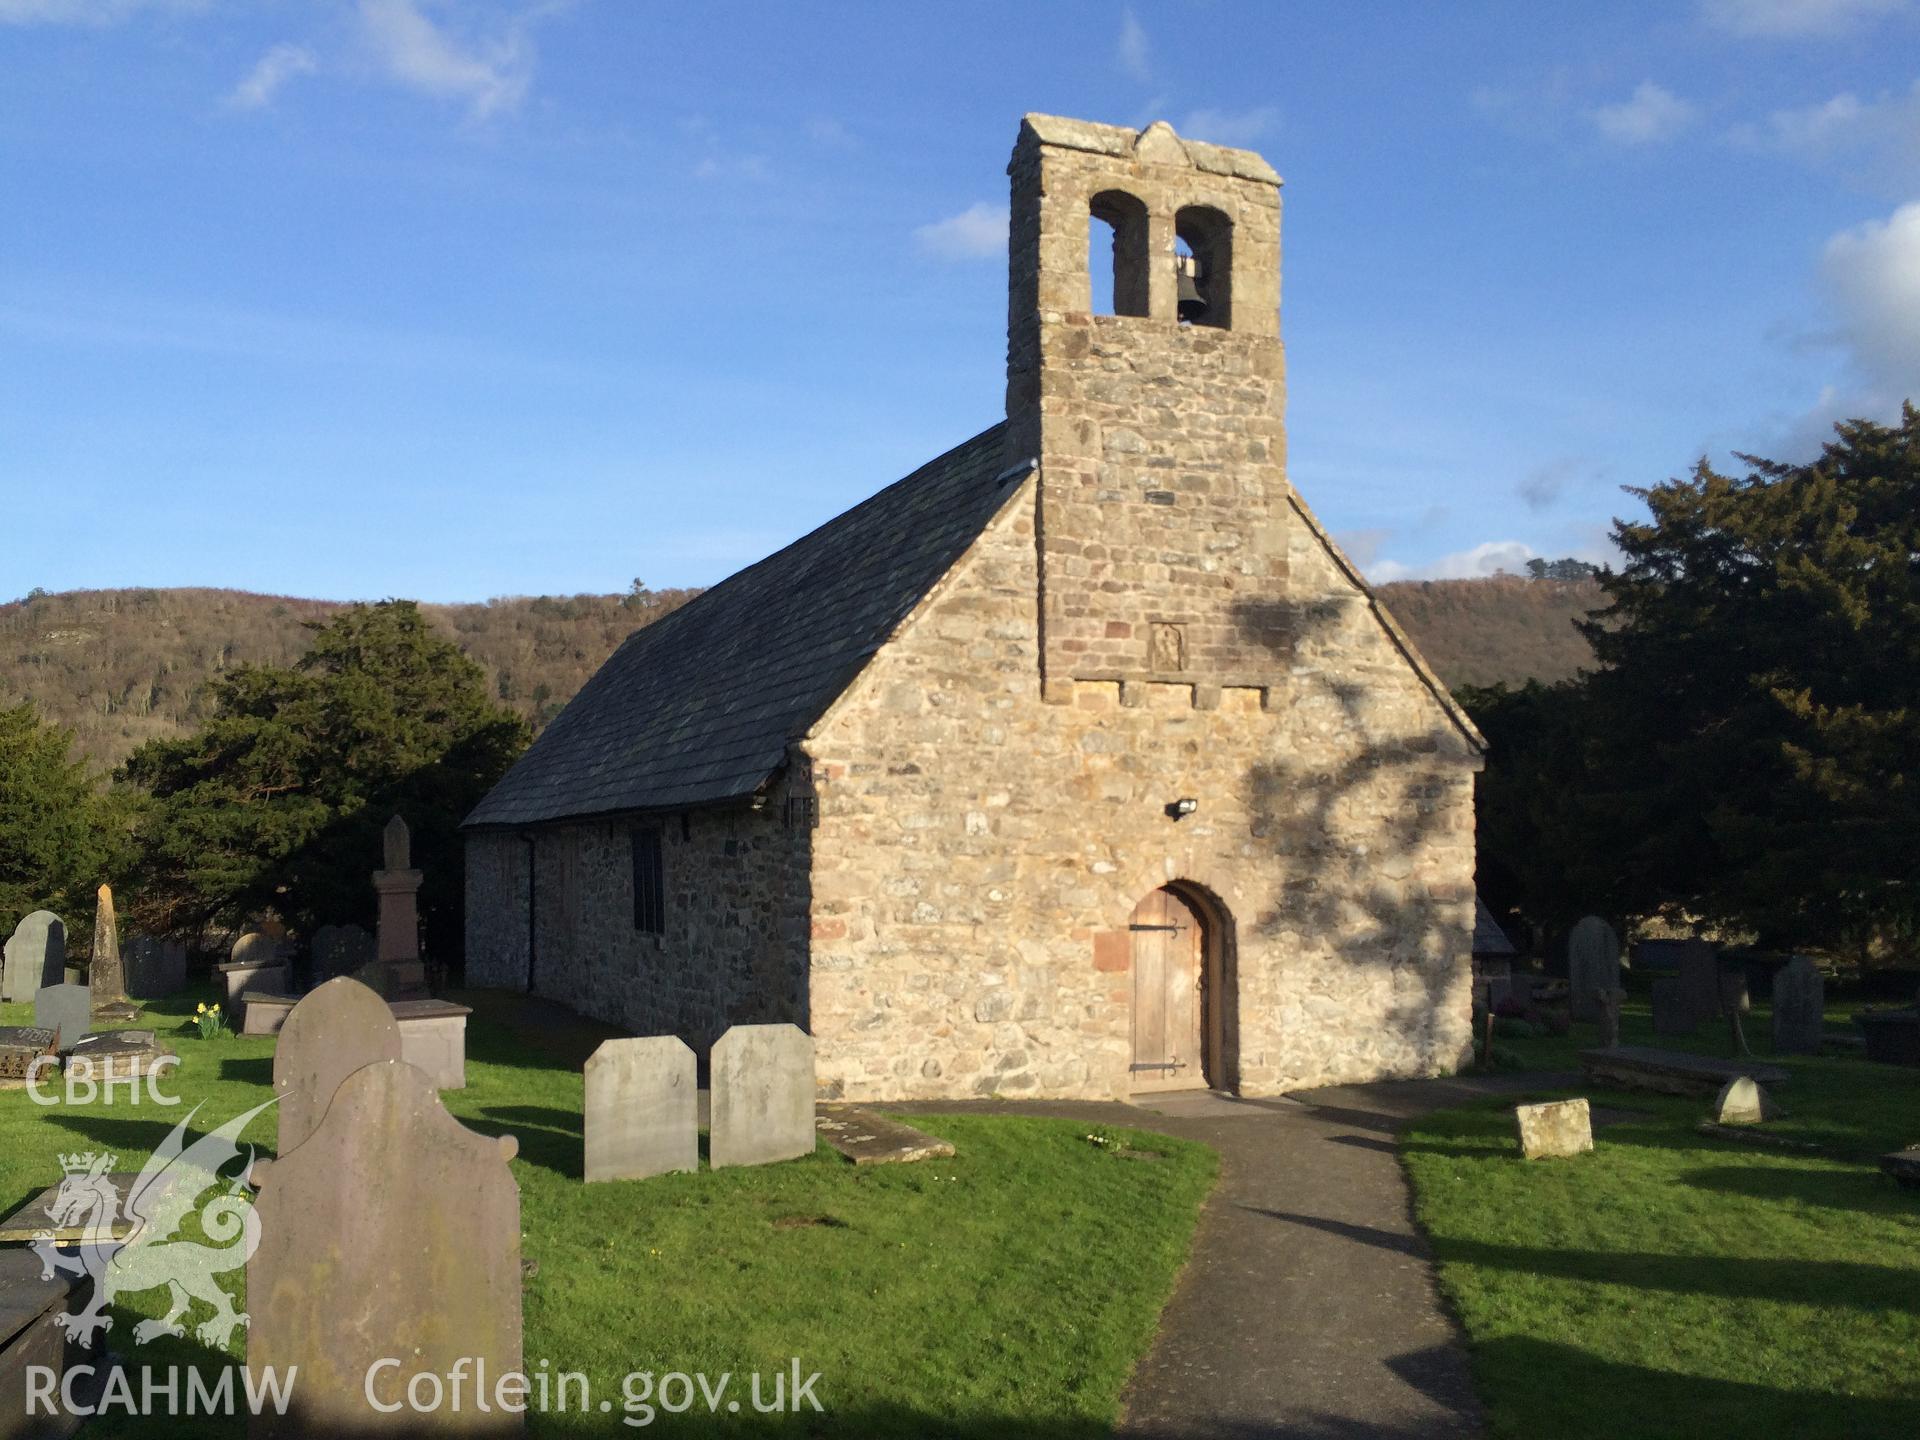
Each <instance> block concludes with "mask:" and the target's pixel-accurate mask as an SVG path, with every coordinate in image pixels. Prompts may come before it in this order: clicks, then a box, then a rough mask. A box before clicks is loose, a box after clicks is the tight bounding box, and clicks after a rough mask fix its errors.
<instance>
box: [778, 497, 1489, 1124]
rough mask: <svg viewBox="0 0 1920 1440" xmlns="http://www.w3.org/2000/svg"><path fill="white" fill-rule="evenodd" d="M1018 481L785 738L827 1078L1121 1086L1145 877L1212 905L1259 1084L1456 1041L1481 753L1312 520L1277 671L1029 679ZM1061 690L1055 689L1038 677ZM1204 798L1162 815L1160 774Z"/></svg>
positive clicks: (1118, 1090)
mask: <svg viewBox="0 0 1920 1440" xmlns="http://www.w3.org/2000/svg"><path fill="white" fill-rule="evenodd" d="M1038 488H1039V486H1038V484H1037V483H1036V482H1035V481H1034V480H1031V479H1030V480H1028V481H1027V482H1025V483H1024V484H1023V485H1022V486H1020V487H1019V488H1018V490H1017V492H1016V494H1015V495H1014V496H1013V498H1012V499H1010V501H1009V503H1008V506H1007V508H1006V509H1005V510H1003V511H1002V513H1001V515H1000V517H999V518H998V519H996V521H995V522H994V524H993V525H992V526H991V527H990V528H989V530H988V531H987V532H986V534H984V535H983V536H982V537H981V539H980V540H979V542H977V544H976V545H975V546H974V547H973V549H972V550H971V551H970V552H969V553H968V555H967V556H966V557H965V558H964V559H963V560H962V562H961V564H960V565H959V566H958V567H956V570H955V571H954V572H953V573H952V574H951V575H950V576H949V577H948V579H947V580H946V581H945V582H943V583H942V585H941V586H940V587H938V588H937V589H936V590H935V592H934V593H933V594H932V595H931V596H929V597H928V599H927V601H926V602H924V603H923V605H922V606H921V608H920V610H919V611H918V612H916V614H915V616H914V617H913V618H911V619H910V620H909V622H908V624H907V626H906V627H905V628H904V630H903V632H902V633H901V634H900V635H899V636H898V637H897V638H896V639H895V640H894V642H893V643H891V644H890V645H888V646H887V647H886V648H885V649H884V650H882V652H881V653H880V655H879V656H878V657H877V658H876V660H875V661H874V663H873V664H872V665H871V666H870V667H869V668H868V670H867V672H866V673H865V674H864V675H863V676H862V677H861V679H860V680H859V681H858V682H856V684H855V686H854V687H853V688H852V689H851V690H849V691H848V693H847V694H846V696H845V697H843V699H842V701H841V702H840V703H839V704H838V705H837V706H835V707H834V708H833V709H832V710H830V711H829V712H828V715H827V716H826V717H825V718H824V719H823V721H822V722H821V724H820V725H818V726H816V727H815V729H814V732H813V733H812V734H811V735H810V736H809V737H808V739H807V740H806V742H805V749H806V751H807V752H808V754H809V755H810V756H811V758H812V760H813V768H814V774H815V776H816V785H817V788H818V792H819V804H820V828H819V829H818V830H817V831H816V832H815V843H814V861H813V878H812V891H813V898H814V922H813V931H812V934H813V946H812V948H813V954H812V1004H811V1011H812V1024H813V1030H814V1034H815V1036H816V1038H817V1043H818V1053H819V1067H820V1068H819V1074H820V1081H821V1085H822V1089H823V1093H825V1094H827V1095H837V1096H846V1097H848V1098H855V1099H888V1098H899V1097H908V1096H921V1097H946V1096H956V1097H959V1096H978V1095H989V1094H995V1093H1005V1094H1010V1095H1023V1094H1025V1095H1033V1094H1046V1095H1054V1096H1080V1097H1098V1098H1105V1097H1110V1096H1115V1095H1124V1094H1126V1093H1128V1089H1129V1083H1130V1082H1129V1072H1128V1068H1127V1067H1128V1064H1129V1062H1130V1060H1131V1040H1130V1025H1131V991H1130V984H1131V977H1130V975H1129V973H1128V969H1127V964H1128V961H1127V936H1126V925H1127V922H1128V917H1129V915H1130V914H1131V912H1132V910H1133V907H1134V906H1135V904H1136V903H1137V902H1138V901H1139V900H1140V899H1141V898H1142V897H1143V896H1144V895H1146V894H1147V893H1148V892H1150V891H1152V890H1153V889H1155V888H1156V887H1158V886H1160V885H1163V884H1166V883H1167V882H1169V881H1184V882H1187V883H1188V884H1190V885H1192V886H1194V887H1197V888H1199V889H1201V890H1202V891H1203V892H1205V893H1206V894H1207V895H1209V896H1211V897H1212V898H1213V899H1214V901H1216V902H1217V904H1218V906H1219V908H1220V909H1222V910H1224V912H1225V913H1226V915H1227V916H1228V917H1229V919H1230V938H1231V947H1230V958H1229V968H1230V971H1231V972H1232V974H1231V982H1230V986H1229V988H1230V990H1231V991H1232V992H1233V998H1232V1001H1231V1007H1232V1014H1233V1015H1234V1017H1235V1023H1234V1025H1233V1027H1232V1028H1234V1029H1236V1030H1237V1047H1230V1048H1237V1052H1238V1070H1237V1073H1236V1074H1232V1075H1222V1076H1217V1077H1214V1083H1216V1084H1223V1085H1229V1086H1234V1087H1236V1088H1238V1089H1240V1090H1241V1091H1242V1092H1243V1093H1247V1094H1253V1095H1265V1094H1274V1093H1278V1092H1280V1091H1284V1090H1289V1089H1297V1088H1300V1087H1304V1086H1311V1085H1318V1084H1329V1083H1334V1082H1339V1081H1354V1080H1370V1079H1375V1078H1379V1077H1383V1076H1411V1075H1429V1074H1435V1073H1443V1072H1447V1071H1451V1070H1453V1069H1454V1068H1456V1067H1457V1066H1458V1065H1459V1064H1460V1063H1462V1061H1463V1060H1464V1059H1465V1058H1466V1056H1467V1054H1468V1053H1469V1050H1470V1046H1471V1036H1470V1033H1469V1031H1470V1028H1471V1027H1470V1003H1471V1002H1470V998H1469V987H1470V970H1471V961H1470V953H1469V952H1470V947H1471V936H1472V927H1473V890H1472V876H1473V773H1474V770H1475V769H1476V768H1477V764H1478V760H1477V757H1476V755H1475V753H1474V751H1473V750H1472V747H1471V746H1469V744H1468V743H1467V741H1466V740H1465V738H1464V737H1463V735H1462V732H1461V731H1460V729H1459V728H1458V726H1457V725H1456V724H1455V723H1454V722H1453V720H1452V719H1451V718H1450V716H1449V715H1448V713H1447V712H1446V711H1445V710H1444V709H1443V707H1442V705H1441V704H1440V703H1439V701H1438V700H1437V699H1436V698H1435V696H1434V694H1433V692H1432V691H1431V690H1429V689H1428V688H1427V686H1426V685H1425V684H1424V683H1423V681H1422V679H1421V676H1420V675H1419V673H1418V672H1417V671H1416V670H1415V669H1414V668H1413V667H1412V666H1411V665H1410V664H1409V663H1408V660H1407V658H1406V657H1405V656H1404V655H1403V654H1402V653H1401V652H1400V651H1399V650H1398V649H1397V648H1396V646H1395V644H1394V642H1393V640H1392V638H1391V636H1390V635H1389V633H1388V631H1387V629H1386V628H1385V627H1384V625H1383V624H1382V622H1381V621H1380V619H1379V617H1378V616H1377V615H1375V614H1374V613H1373V610H1372V608H1371V606H1370V604H1369V602H1368V600H1367V598H1366V597H1365V595H1364V594H1363V592H1362V591H1361V590H1360V589H1359V587H1358V586H1357V585H1356V584H1355V583H1354V581H1353V580H1352V578H1351V577H1350V576H1349V575H1348V574H1347V573H1346V572H1345V571H1344V570H1343V569H1342V567H1341V566H1340V565H1339V563H1338V562H1336V561H1335V560H1334V559H1333V557H1332V556H1331V554H1330V553H1329V552H1328V550H1327V549H1326V547H1325V546H1324V545H1323V544H1322V543H1321V542H1320V541H1319V540H1318V538H1317V536H1316V533H1315V532H1314V531H1313V530H1312V529H1311V528H1310V527H1308V526H1307V525H1306V524H1305V523H1304V522H1303V521H1302V522H1301V523H1298V524H1297V525H1296V526H1295V528H1294V530H1293V532H1292V533H1293V534H1294V535H1295V536H1297V537H1298V540H1297V543H1296V544H1295V545H1294V546H1293V548H1292V551H1291V554H1290V557H1289V559H1290V565H1289V573H1290V575H1291V576H1292V590H1291V591H1290V594H1289V598H1290V600H1291V601H1292V602H1294V607H1293V608H1294V610H1295V611H1296V612H1297V613H1299V614H1301V615H1302V616H1306V617H1311V621H1310V623H1308V624H1306V631H1307V633H1305V634H1303V635H1302V636H1301V643H1300V644H1299V645H1297V646H1295V647H1293V650H1292V653H1293V654H1294V655H1295V656H1296V657H1298V658H1297V661H1296V662H1295V663H1290V664H1289V665H1288V666H1286V667H1276V668H1275V673H1274V674H1273V676H1272V681H1271V683H1270V684H1267V685H1263V686H1241V685H1229V686H1223V687H1220V688H1219V689H1218V691H1217V693H1214V692H1213V691H1212V689H1211V687H1209V686H1207V685H1205V684H1195V683H1191V682H1185V681H1180V682H1174V681H1167V682H1158V681H1154V682H1141V683H1128V684H1126V685H1124V686H1123V685H1122V684H1120V683H1117V682H1109V681H1078V682H1075V684H1074V686H1073V691H1072V696H1071V701H1070V703H1065V704H1061V703H1046V702H1045V701H1043V698H1042V694H1041V680H1040V673H1039V664H1038V658H1039V656H1038V650H1039V623H1038V622H1039V616H1038V606H1037V603H1036V550H1035V544H1034V512H1035V508H1036V507H1035V500H1036V490H1037V489H1038ZM1054 698H1055V699H1056V701H1057V696H1056V697H1054ZM1181 796H1192V797H1194V798H1196V799H1197V800H1198V801H1199V810H1198V813H1196V814H1195V815H1193V816H1190V817H1188V818H1187V819H1184V820H1178V821H1176V820H1173V819H1171V818H1169V817H1168V815H1167V814H1166V811H1165V807H1166V805H1167V804H1168V802H1170V801H1172V800H1174V799H1177V798H1179V797H1181Z"/></svg>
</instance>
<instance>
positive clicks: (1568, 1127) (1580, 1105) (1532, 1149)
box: [1513, 1100, 1593, 1160]
mask: <svg viewBox="0 0 1920 1440" xmlns="http://www.w3.org/2000/svg"><path fill="white" fill-rule="evenodd" d="M1513 1118H1514V1120H1515V1122H1516V1123H1517V1124H1518V1125H1519V1127H1520V1154H1521V1156H1522V1158H1524V1159H1527V1160H1551V1159H1559V1158H1563V1157H1565V1156H1568V1155H1578V1154H1580V1153H1581V1152H1582V1151H1585V1150H1591V1149H1593V1113H1592V1111H1590V1110H1589V1109H1588V1108H1587V1102H1586V1101H1585V1100H1552V1101H1549V1102H1547V1103H1546V1104H1543V1105H1516V1106H1514V1107H1513Z"/></svg>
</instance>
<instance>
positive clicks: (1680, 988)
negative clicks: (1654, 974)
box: [1652, 979, 1700, 1035]
mask: <svg viewBox="0 0 1920 1440" xmlns="http://www.w3.org/2000/svg"><path fill="white" fill-rule="evenodd" d="M1652 995H1653V1033H1654V1034H1656V1035H1691V1034H1693V1033H1694V1031H1696V1030H1698V1029H1699V1028H1700V1020H1699V1017H1698V1016H1697V1015H1696V1014H1695V1013H1694V1009H1693V1005H1692V1002H1691V1001H1690V1000H1689V999H1688V998H1687V990H1686V986H1685V985H1684V984H1682V983H1681V982H1680V981H1679V980H1677V979H1663V980H1656V981H1654V982H1653V986H1652Z"/></svg>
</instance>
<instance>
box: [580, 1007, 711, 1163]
mask: <svg viewBox="0 0 1920 1440" xmlns="http://www.w3.org/2000/svg"><path fill="white" fill-rule="evenodd" d="M586 1089H587V1098H586V1110H585V1121H586V1178H587V1181H588V1183H589V1184H591V1183H592V1182H594V1181H597V1180H642V1179H645V1178H646V1177H647V1176H649V1175H665V1174H667V1173H668V1172H670V1171H674V1170H698V1169H699V1168H700V1119H699V1107H698V1094H699V1081H698V1079H697V1077H696V1071H695V1065H694V1058H693V1051H691V1050H689V1049H688V1048H687V1046H686V1042H685V1041H683V1040H681V1039H680V1038H679V1037H678V1036H676V1035H651V1036H648V1037H646V1038H645V1039H638V1040H607V1041H603V1042H602V1043H601V1045H600V1048H599V1049H598V1050H595V1051H594V1052H593V1055H592V1056H591V1057H590V1058H589V1059H588V1061H587V1071H586Z"/></svg>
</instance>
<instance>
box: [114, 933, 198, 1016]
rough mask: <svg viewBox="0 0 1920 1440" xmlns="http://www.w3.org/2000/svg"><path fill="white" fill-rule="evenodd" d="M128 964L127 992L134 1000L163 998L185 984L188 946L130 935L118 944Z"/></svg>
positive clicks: (145, 936) (173, 993)
mask: <svg viewBox="0 0 1920 1440" xmlns="http://www.w3.org/2000/svg"><path fill="white" fill-rule="evenodd" d="M120 953H121V955H122V957H123V958H124V960H125V962H126V967H127V994H129V995H131V996H133V997H134V998H135V999H137V1000H164V999H166V998H167V997H168V996H169V995H178V994H179V993H180V992H181V991H182V990H184V989H185V988H186V986H187V947H186V944H185V942H183V941H180V940H162V939H160V938H158V937H157V936H153V935H131V936H128V937H127V941H126V943H125V944H124V945H122V946H121V947H120Z"/></svg>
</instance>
